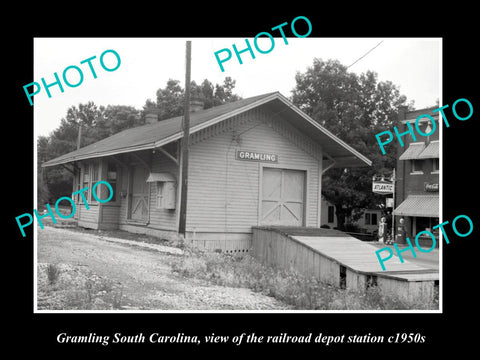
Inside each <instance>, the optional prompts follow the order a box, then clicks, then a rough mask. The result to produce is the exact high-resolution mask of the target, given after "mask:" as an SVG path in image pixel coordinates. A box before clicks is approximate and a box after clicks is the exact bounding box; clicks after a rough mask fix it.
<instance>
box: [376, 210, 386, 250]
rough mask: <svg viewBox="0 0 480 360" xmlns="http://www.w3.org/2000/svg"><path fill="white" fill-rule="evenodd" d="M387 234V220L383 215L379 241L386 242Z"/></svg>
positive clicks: (379, 225)
mask: <svg viewBox="0 0 480 360" xmlns="http://www.w3.org/2000/svg"><path fill="white" fill-rule="evenodd" d="M386 235H387V221H386V219H385V217H384V216H382V217H381V219H380V223H379V224H378V241H379V242H381V243H384V242H385V236H386Z"/></svg>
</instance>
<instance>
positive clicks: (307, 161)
mask: <svg viewBox="0 0 480 360" xmlns="http://www.w3.org/2000/svg"><path fill="white" fill-rule="evenodd" d="M209 134H210V135H211V136H208V135H209ZM192 140H193V141H192V146H191V150H190V159H189V189H188V208H187V211H188V212H187V231H189V232H192V233H193V232H194V233H195V237H196V238H197V239H198V240H202V241H205V240H208V237H212V234H223V236H224V239H225V240H227V239H228V238H229V234H248V238H249V239H251V227H252V226H256V225H258V223H259V215H258V211H259V196H260V189H259V187H260V185H259V184H260V176H261V171H262V168H263V167H278V168H288V169H299V170H306V171H307V192H308V193H307V194H306V204H305V205H306V208H305V214H304V218H305V220H304V221H305V225H306V226H317V222H318V219H317V216H318V197H319V196H318V195H319V178H318V176H319V162H320V159H321V158H322V156H321V149H320V147H319V146H318V145H317V144H314V143H313V142H312V141H311V140H310V139H309V138H308V137H306V136H304V135H302V134H300V133H299V132H297V131H296V130H295V129H293V128H292V127H291V126H290V125H289V124H287V123H286V122H285V121H284V120H283V119H281V118H280V117H275V118H274V117H272V116H271V115H270V114H268V113H267V112H266V111H262V110H261V109H258V108H257V109H254V110H251V111H248V112H246V113H243V114H241V115H239V116H236V117H234V118H232V119H230V120H227V121H225V122H224V123H222V124H218V125H216V126H214V127H213V128H209V129H205V130H202V131H200V132H199V133H198V134H195V136H194V137H193V139H192ZM237 150H248V151H256V152H265V153H275V154H277V155H278V159H279V160H278V163H275V164H271V163H260V162H254V161H240V160H236V159H235V154H236V151H237ZM313 155H316V156H313ZM202 234H203V235H202ZM212 241H216V242H218V241H219V239H215V240H213V239H212ZM244 243H245V242H244ZM215 246H217V245H215ZM207 247H208V246H207Z"/></svg>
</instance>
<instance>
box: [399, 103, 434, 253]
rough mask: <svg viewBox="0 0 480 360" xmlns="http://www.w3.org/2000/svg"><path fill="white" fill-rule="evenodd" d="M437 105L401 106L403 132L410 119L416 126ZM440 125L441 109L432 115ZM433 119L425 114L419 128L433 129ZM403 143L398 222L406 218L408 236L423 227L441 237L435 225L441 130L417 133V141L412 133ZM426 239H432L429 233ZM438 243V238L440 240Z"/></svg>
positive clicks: (425, 240) (403, 138) (404, 138)
mask: <svg viewBox="0 0 480 360" xmlns="http://www.w3.org/2000/svg"><path fill="white" fill-rule="evenodd" d="M433 109H435V108H429V109H421V110H416V111H411V112H406V111H405V109H401V110H400V112H399V119H400V120H401V125H398V130H399V132H400V133H402V132H405V131H407V130H408V128H407V125H406V123H407V122H409V123H410V125H411V126H412V128H414V123H415V120H416V119H417V117H418V116H420V115H422V114H432V110H433ZM432 117H433V118H434V119H435V123H436V124H435V125H436V127H437V129H438V128H439V126H440V124H439V123H438V113H435V114H434V115H432ZM432 126H433V125H432V124H431V120H429V119H428V118H425V117H424V118H422V120H421V121H420V122H419V128H420V129H421V130H422V132H424V133H430V132H431V131H430V130H431V129H432ZM402 140H403V142H404V144H405V145H404V146H403V147H401V146H400V144H398V146H397V171H396V188H395V195H396V196H395V210H394V214H395V224H399V220H400V218H402V217H403V218H404V224H405V227H406V231H407V236H408V237H410V238H411V239H414V238H415V236H416V234H418V233H419V232H420V231H422V230H428V231H431V232H433V233H434V234H435V236H436V238H437V239H438V229H435V230H433V226H435V225H437V224H438V223H439V215H440V214H439V213H440V201H439V192H440V182H439V178H440V142H439V131H438V130H437V131H435V132H434V133H433V134H432V135H431V136H429V137H422V136H418V137H417V138H416V140H415V141H414V140H413V138H412V136H411V135H410V134H409V135H407V136H404V137H402ZM423 241H424V242H430V244H431V238H430V237H429V236H426V237H425V239H423ZM437 246H438V242H437Z"/></svg>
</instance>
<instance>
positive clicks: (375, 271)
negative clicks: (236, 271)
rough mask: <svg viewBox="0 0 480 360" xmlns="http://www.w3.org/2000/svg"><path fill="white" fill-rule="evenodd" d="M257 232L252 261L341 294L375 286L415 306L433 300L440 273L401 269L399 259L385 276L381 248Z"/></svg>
mask: <svg viewBox="0 0 480 360" xmlns="http://www.w3.org/2000/svg"><path fill="white" fill-rule="evenodd" d="M252 231H253V237H252V250H253V251H252V253H253V256H254V257H256V258H257V259H258V260H260V261H261V262H262V263H263V264H265V265H270V266H275V267H279V268H282V269H287V270H291V269H294V270H295V271H297V272H299V273H301V274H303V275H305V276H314V277H317V278H318V279H320V280H322V281H324V282H326V283H329V284H331V285H335V286H339V287H341V288H347V289H351V290H356V291H365V290H366V289H367V288H368V287H369V286H372V285H376V286H378V287H379V288H380V289H381V290H382V291H384V292H386V293H394V294H397V295H400V296H401V297H405V298H408V299H410V300H431V299H433V296H434V288H435V284H436V283H438V280H439V273H438V270H434V269H427V268H424V267H421V266H419V265H416V264H413V263H412V262H409V261H407V260H405V261H404V262H403V263H401V262H400V259H399V257H398V256H396V255H394V256H393V257H392V258H391V259H389V260H388V261H386V262H385V267H386V271H382V268H381V265H380V263H379V261H378V258H377V256H376V254H375V251H377V250H378V248H377V247H375V246H374V245H372V244H369V243H367V242H363V241H361V240H358V239H356V238H353V237H351V236H349V235H347V234H345V233H343V232H341V231H338V230H332V229H322V228H306V227H285V226H261V227H254V228H253V229H252ZM394 254H395V252H394ZM382 256H385V255H382Z"/></svg>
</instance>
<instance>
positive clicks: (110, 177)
mask: <svg viewBox="0 0 480 360" xmlns="http://www.w3.org/2000/svg"><path fill="white" fill-rule="evenodd" d="M107 182H108V183H109V184H110V186H111V187H112V189H113V197H112V199H111V200H110V201H111V202H114V201H116V200H117V165H116V164H114V163H108V166H107Z"/></svg>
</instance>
